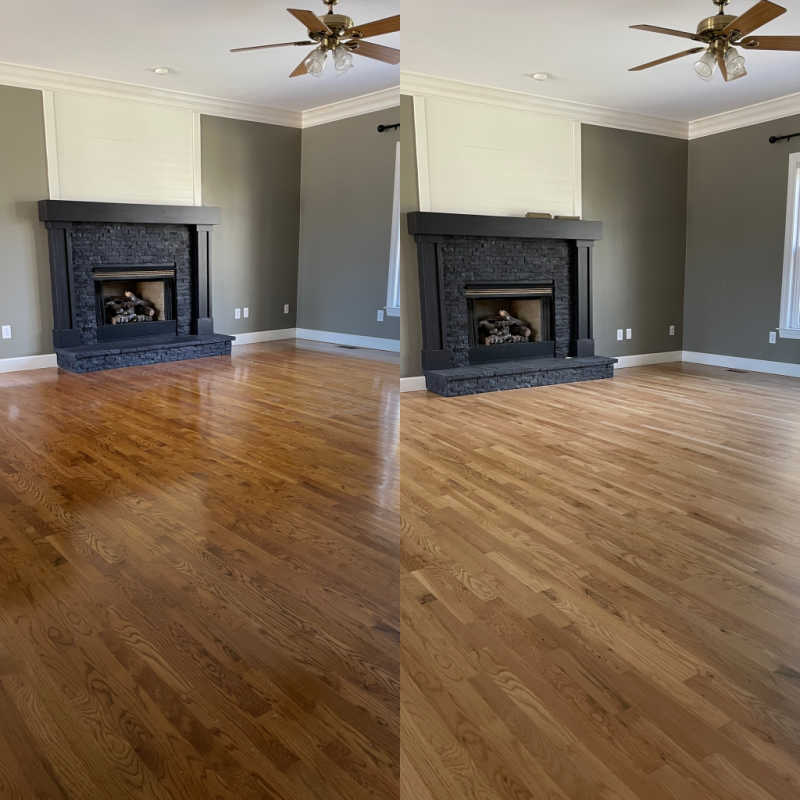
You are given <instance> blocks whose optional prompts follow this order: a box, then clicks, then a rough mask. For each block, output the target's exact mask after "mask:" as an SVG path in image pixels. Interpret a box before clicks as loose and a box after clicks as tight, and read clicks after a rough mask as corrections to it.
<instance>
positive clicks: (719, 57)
mask: <svg viewBox="0 0 800 800" xmlns="http://www.w3.org/2000/svg"><path fill="white" fill-rule="evenodd" d="M717 66H718V67H719V71H720V72H721V73H722V77H723V78H724V79H725V83H727V82H728V67H727V66H726V65H725V56H723V55H722V53H717Z"/></svg>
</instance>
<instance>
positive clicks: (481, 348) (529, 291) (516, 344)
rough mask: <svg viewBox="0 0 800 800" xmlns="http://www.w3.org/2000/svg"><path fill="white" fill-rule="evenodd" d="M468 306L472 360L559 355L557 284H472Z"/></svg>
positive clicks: (465, 292)
mask: <svg viewBox="0 0 800 800" xmlns="http://www.w3.org/2000/svg"><path fill="white" fill-rule="evenodd" d="M464 296H465V297H466V300H467V306H468V325H469V360H470V362H471V363H473V364H475V363H481V362H486V361H497V360H500V359H507V358H531V357H537V356H538V357H543V358H544V357H549V358H552V357H553V356H554V355H555V339H554V335H553V330H554V327H555V323H554V318H553V315H554V308H553V284H552V283H546V284H513V285H511V284H500V283H492V284H471V285H468V286H465V287H464Z"/></svg>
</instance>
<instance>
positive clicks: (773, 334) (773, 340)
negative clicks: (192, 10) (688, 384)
mask: <svg viewBox="0 0 800 800" xmlns="http://www.w3.org/2000/svg"><path fill="white" fill-rule="evenodd" d="M3 336H5V333H4V334H3ZM769 343H770V344H777V343H778V333H777V331H770V332H769Z"/></svg>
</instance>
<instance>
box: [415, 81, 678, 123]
mask: <svg viewBox="0 0 800 800" xmlns="http://www.w3.org/2000/svg"><path fill="white" fill-rule="evenodd" d="M400 92H401V94H407V95H414V96H420V97H447V98H449V99H451V100H466V101H468V102H479V103H489V104H491V105H497V106H503V107H505V108H515V109H520V110H523V111H535V112H538V113H541V114H549V115H550V116H557V117H566V118H568V119H571V120H575V121H578V122H584V123H587V124H590V125H601V126H603V127H606V128H622V129H623V130H629V131H637V132H639V133H653V134H656V135H658V136H670V137H672V138H674V139H687V138H688V135H689V125H688V123H686V122H680V121H678V120H672V119H663V118H661V117H651V116H647V115H645V114H635V113H632V112H628V111H619V110H617V109H614V108H606V107H605V106H595V105H591V104H589V103H578V102H575V101H573V100H559V99H557V98H554V97H542V96H541V95H535V94H528V93H527V92H517V91H512V90H509V89H497V88H495V87H492V86H481V85H478V84H472V83H463V82H462V81H454V80H450V79H447V78H437V77H434V76H433V75H424V74H422V73H419V72H405V71H402V72H401V73H400Z"/></svg>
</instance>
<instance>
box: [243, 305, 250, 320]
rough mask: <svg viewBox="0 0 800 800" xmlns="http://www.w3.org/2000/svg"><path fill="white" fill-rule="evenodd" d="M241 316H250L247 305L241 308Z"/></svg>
mask: <svg viewBox="0 0 800 800" xmlns="http://www.w3.org/2000/svg"><path fill="white" fill-rule="evenodd" d="M242 316H243V317H244V318H245V319H247V318H248V317H249V316H250V309H249V308H248V307H247V306H245V307H244V308H243V309H242Z"/></svg>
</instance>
